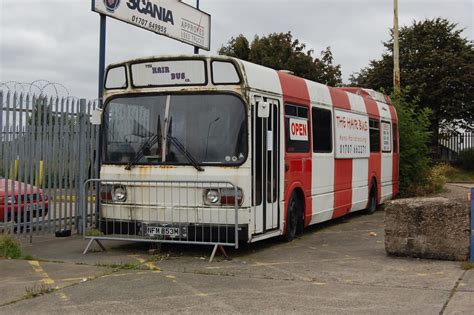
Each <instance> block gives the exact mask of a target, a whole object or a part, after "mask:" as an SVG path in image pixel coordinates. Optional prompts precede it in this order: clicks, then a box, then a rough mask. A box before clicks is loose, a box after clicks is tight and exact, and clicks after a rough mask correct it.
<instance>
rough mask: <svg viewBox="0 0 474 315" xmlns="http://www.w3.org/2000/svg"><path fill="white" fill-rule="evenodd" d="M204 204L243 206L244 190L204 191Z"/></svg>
mask: <svg viewBox="0 0 474 315" xmlns="http://www.w3.org/2000/svg"><path fill="white" fill-rule="evenodd" d="M203 197H204V198H203V199H204V204H205V205H208V206H218V205H220V206H235V204H236V203H237V205H238V206H241V205H242V203H243V201H244V196H243V192H242V189H240V188H237V189H235V188H219V189H207V190H205V191H204V196H203Z"/></svg>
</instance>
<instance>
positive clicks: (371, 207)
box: [365, 182, 377, 214]
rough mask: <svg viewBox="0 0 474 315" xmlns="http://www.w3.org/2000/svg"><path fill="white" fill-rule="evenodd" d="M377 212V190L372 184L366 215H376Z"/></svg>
mask: <svg viewBox="0 0 474 315" xmlns="http://www.w3.org/2000/svg"><path fill="white" fill-rule="evenodd" d="M375 211H377V188H376V186H375V183H374V182H372V185H371V186H370V195H369V204H368V205H367V209H366V211H365V212H366V214H374V213H375Z"/></svg>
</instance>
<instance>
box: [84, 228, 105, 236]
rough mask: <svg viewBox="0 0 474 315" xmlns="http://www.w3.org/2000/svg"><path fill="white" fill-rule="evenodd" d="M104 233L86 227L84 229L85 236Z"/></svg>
mask: <svg viewBox="0 0 474 315" xmlns="http://www.w3.org/2000/svg"><path fill="white" fill-rule="evenodd" d="M103 235H104V233H102V232H101V231H99V230H97V229H87V230H86V236H103Z"/></svg>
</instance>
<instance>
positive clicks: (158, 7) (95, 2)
mask: <svg viewBox="0 0 474 315" xmlns="http://www.w3.org/2000/svg"><path fill="white" fill-rule="evenodd" d="M92 10H93V11H95V12H98V13H101V14H105V15H107V16H110V17H113V18H115V19H118V20H121V21H124V22H126V23H129V24H132V25H135V26H138V27H140V28H143V29H146V30H149V31H152V32H154V33H157V34H160V35H164V36H168V37H170V38H173V39H176V40H179V41H181V42H184V43H187V44H190V45H193V46H196V47H199V48H202V49H205V50H210V37H211V36H210V35H211V34H210V30H211V16H210V15H209V14H207V13H205V12H202V11H200V10H197V9H195V8H193V7H192V6H190V5H187V4H186V3H183V2H181V1H178V0H92Z"/></svg>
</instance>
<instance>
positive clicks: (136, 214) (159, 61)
mask: <svg viewBox="0 0 474 315" xmlns="http://www.w3.org/2000/svg"><path fill="white" fill-rule="evenodd" d="M104 104H105V105H104V109H103V117H105V118H103V120H102V134H103V138H102V142H103V152H102V168H101V173H100V177H101V179H106V180H110V181H115V180H117V181H119V180H122V181H127V180H137V181H140V180H145V181H146V180H158V181H159V180H163V181H165V180H170V179H171V180H175V181H196V182H206V181H226V182H231V183H232V185H235V187H238V192H237V193H234V192H233V191H232V190H231V191H230V192H229V191H225V190H215V189H211V188H208V189H207V188H205V187H202V186H201V187H196V188H195V190H196V193H195V194H189V191H188V192H187V193H186V195H187V197H186V198H189V196H190V195H192V196H194V197H193V198H191V200H189V199H188V200H187V201H186V202H187V203H186V207H179V205H177V203H182V202H183V200H179V199H180V197H179V196H177V195H176V196H174V198H175V203H176V204H175V205H170V209H168V210H166V209H164V207H165V206H164V207H163V208H159V207H157V208H156V209H155V210H153V209H148V210H146V209H144V208H143V207H139V206H137V205H136V202H135V204H130V200H128V201H127V202H128V203H127V202H126V198H127V197H126V196H127V194H128V196H134V198H135V200H136V199H137V198H138V199H139V198H146V199H147V200H153V201H154V203H156V204H157V203H160V202H163V203H165V204H166V205H169V204H168V203H167V201H166V202H165V201H164V200H160V198H161V197H159V196H158V195H160V194H161V192H158V191H157V192H156V195H157V196H154V195H153V194H155V193H154V192H150V193H145V197H139V196H140V194H141V196H143V194H144V193H143V191H142V192H140V187H138V186H139V185H138V184H135V186H134V187H129V186H127V184H123V185H119V186H117V187H115V186H114V187H113V189H112V191H111V193H110V196H111V197H110V200H109V201H108V202H104V203H103V209H102V210H101V220H102V221H103V222H102V223H103V224H102V226H101V229H102V231H103V232H105V231H106V230H107V229H114V230H120V231H122V230H123V226H122V225H120V226H117V224H123V223H124V222H125V223H127V222H128V223H129V222H130V221H131V220H133V222H135V226H138V227H137V228H134V229H133V230H130V229H128V230H127V231H126V233H128V234H139V233H140V232H139V229H140V226H142V227H143V226H146V225H147V224H151V222H152V221H153V222H154V223H157V221H160V220H159V219H157V218H158V217H159V216H154V214H153V211H157V212H159V211H165V210H166V211H172V212H179V213H180V215H179V217H180V219H179V220H180V221H179V222H181V224H184V225H187V226H191V225H198V224H199V225H203V226H205V225H206V224H218V225H220V226H222V225H225V224H227V223H228V222H231V223H235V222H234V221H232V220H233V219H232V216H230V221H229V216H228V214H227V213H226V211H230V210H232V209H233V208H232V206H233V204H234V202H235V203H236V204H237V203H238V209H237V212H238V213H237V215H236V216H235V217H236V220H238V227H239V228H238V229H239V240H244V241H248V242H254V241H258V240H262V239H266V238H269V237H274V236H279V235H283V236H284V237H285V238H286V239H287V240H292V239H293V238H294V237H295V235H297V234H298V233H301V232H302V230H303V229H304V227H306V226H308V225H312V224H316V223H320V222H324V221H328V220H331V219H334V218H337V217H341V216H343V215H345V214H347V213H350V212H354V211H359V210H366V211H367V212H369V213H372V212H374V211H375V210H376V208H377V206H378V205H379V204H381V203H383V202H384V201H385V200H387V199H390V198H392V197H394V196H395V195H396V194H397V193H398V157H399V154H398V129H397V114H396V111H395V108H394V106H392V104H391V102H390V99H389V98H388V97H387V96H384V95H383V94H381V93H378V92H375V91H373V90H367V89H362V88H335V87H330V86H326V85H324V84H320V83H316V82H312V81H309V80H305V79H303V78H300V77H297V76H294V75H292V74H290V73H288V72H287V71H275V70H273V69H270V68H266V67H263V66H260V65H256V64H253V63H249V62H246V61H242V60H239V59H235V58H230V57H224V56H215V57H211V56H195V55H193V56H160V57H150V58H143V59H136V60H130V61H127V62H123V63H118V64H113V65H110V66H109V67H108V69H107V75H106V83H105V94H104ZM170 139H173V143H174V144H173V143H170ZM175 140H176V142H175ZM144 146H148V147H147V148H146V150H144V149H143V147H144ZM178 149H179V150H178ZM139 151H142V152H139ZM144 151H146V152H144ZM142 188H143V189H144V187H142ZM166 189H167V188H166ZM166 189H163V190H162V191H165V190H166ZM236 194H237V195H236ZM124 196H125V197H124ZM195 196H198V197H195ZM163 198H164V199H166V198H168V199H172V198H173V195H171V196H165V193H163ZM176 199H178V200H176ZM226 200H230V201H231V202H230V203H229V206H230V207H229V209H230V210H229V209H227V210H226V207H225V206H226ZM114 202H117V203H120V202H123V203H125V204H126V205H127V208H126V211H122V210H120V211H114V209H116V208H114V207H116V205H113V203H114ZM214 203H215V205H216V206H217V205H219V206H220V207H219V208H218V209H217V207H216V209H214V210H213V206H214ZM199 211H209V213H211V214H212V213H216V212H218V211H221V212H220V213H219V217H221V218H224V217H225V218H226V221H225V222H224V221H217V222H216V221H215V219H210V218H211V216H212V215H208V216H207V215H202V216H201V215H198V214H197V213H198V212H199ZM213 211H214V212H213ZM152 217H153V218H155V219H150V218H152ZM183 217H186V220H185V221H183V220H181V218H183ZM206 218H207V219H206ZM206 220H208V221H209V222H206ZM105 221H106V222H105ZM211 221H212V222H211ZM137 222H138V225H137V224H136V223H137ZM158 223H159V222H158ZM111 224H112V225H111ZM228 228H229V229H232V226H229V227H228ZM142 229H143V228H142ZM150 231H155V232H154V233H158V232H156V231H161V232H160V233H165V232H163V231H164V230H160V229H158V228H153V230H149V233H152V232H150ZM141 233H142V235H143V233H145V232H144V231H142V232H141ZM166 233H172V231H171V232H169V231H168V232H166ZM108 234H110V233H108ZM167 235H168V234H167ZM168 236H169V235H168Z"/></svg>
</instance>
